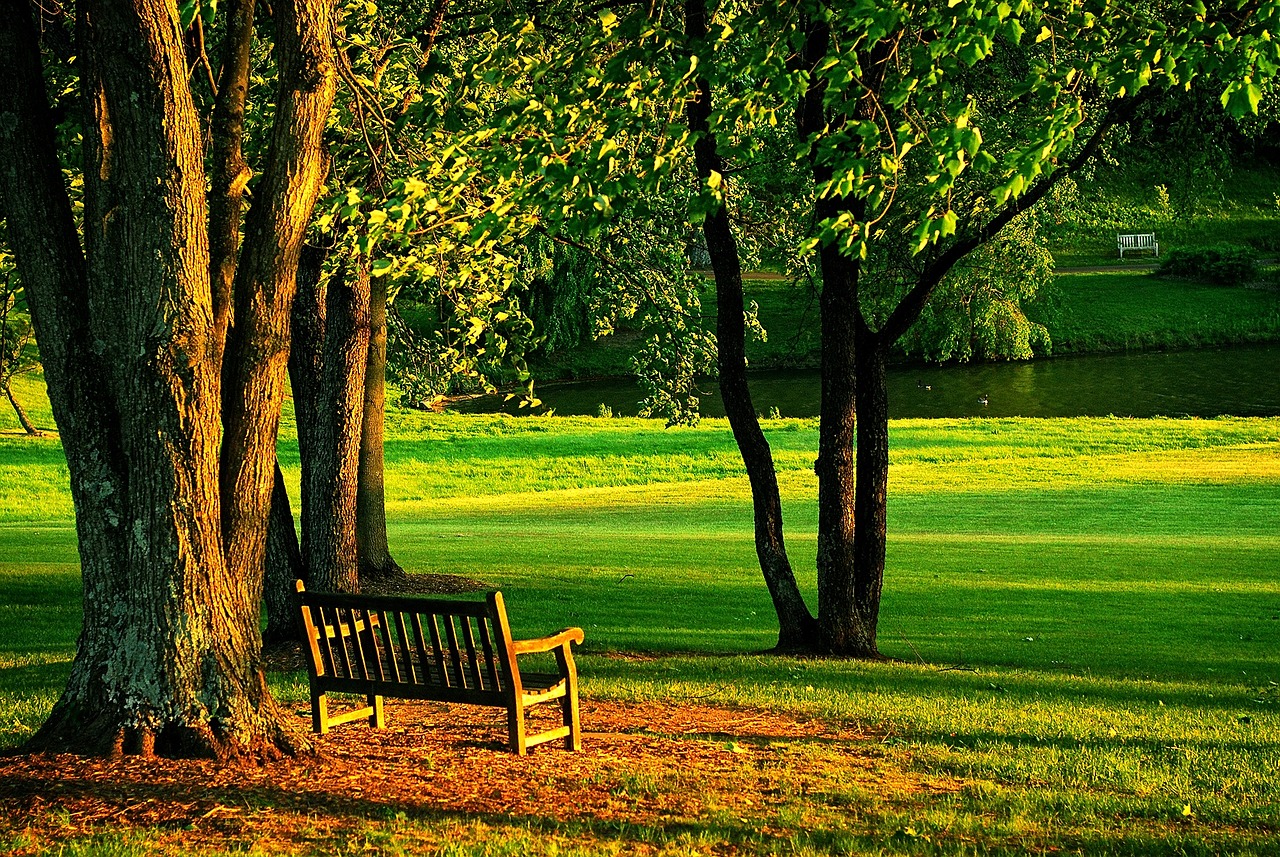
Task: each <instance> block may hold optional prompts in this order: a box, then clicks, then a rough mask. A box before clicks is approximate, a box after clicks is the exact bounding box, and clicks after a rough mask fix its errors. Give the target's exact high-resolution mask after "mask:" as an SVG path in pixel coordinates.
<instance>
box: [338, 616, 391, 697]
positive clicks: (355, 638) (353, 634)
mask: <svg viewBox="0 0 1280 857" xmlns="http://www.w3.org/2000/svg"><path fill="white" fill-rule="evenodd" d="M363 612H364V611H363V610H359V609H358V608H355V607H349V608H347V611H346V613H347V626H346V631H344V633H343V640H344V641H346V640H350V644H349V645H350V646H351V650H352V651H353V652H355V658H353V659H352V665H353V666H355V665H358V666H359V669H360V676H359V677H360V678H362V679H364V680H366V681H368V680H369V679H371V678H373V673H372V672H370V670H369V658H367V657H366V651H365V649H366V647H365V646H364V645H363V643H364V639H363V634H364V632H365V631H366V630H368V629H369V623H368V621H367V614H366V616H365V619H364V621H362V620H361V616H360V614H361V613H363ZM373 654H375V655H376V654H377V652H376V651H375V652H373ZM373 661H374V663H375V664H377V663H378V659H377V658H376V657H375V658H374V659H373ZM378 678H379V679H381V678H382V665H381V664H378Z"/></svg>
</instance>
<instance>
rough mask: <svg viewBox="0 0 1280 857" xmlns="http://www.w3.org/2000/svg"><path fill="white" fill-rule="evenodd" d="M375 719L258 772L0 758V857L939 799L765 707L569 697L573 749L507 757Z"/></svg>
mask: <svg viewBox="0 0 1280 857" xmlns="http://www.w3.org/2000/svg"><path fill="white" fill-rule="evenodd" d="M555 714H556V712H554V711H548V712H545V713H542V714H540V715H539V717H548V716H552V717H554V715H555ZM296 715H297V716H298V722H299V724H300V725H305V724H306V723H307V722H308V721H309V716H308V715H309V712H307V711H298V712H296ZM387 716H388V728H387V729H385V730H381V731H379V730H374V729H370V728H369V727H368V726H367V725H365V724H351V725H347V726H341V727H338V728H337V729H335V730H334V731H333V732H332V733H330V734H329V735H327V736H323V737H321V736H315V741H316V744H317V745H318V749H319V755H318V756H317V757H316V758H314V759H305V760H302V761H288V762H278V763H270V764H267V765H263V766H220V765H219V764H218V763H216V762H211V761H189V760H166V759H141V758H137V757H126V758H122V759H95V758H82V757H76V756H57V755H48V756H46V755H38V756H11V757H7V758H0V843H3V840H4V838H5V837H6V836H7V837H20V838H19V839H13V840H12V841H15V842H19V843H31V847H30V849H26V848H24V847H23V846H22V845H21V844H20V845H19V846H18V848H19V850H18V851H17V852H16V853H39V852H40V850H41V848H43V847H47V846H48V844H49V843H51V842H59V841H67V840H70V839H75V838H78V837H81V836H85V835H91V834H93V833H95V832H101V831H103V830H111V831H119V830H122V829H124V830H128V829H133V828H147V829H156V828H158V829H160V830H161V831H163V832H164V836H165V837H166V841H168V842H171V843H172V844H173V847H176V848H177V849H178V850H183V848H184V844H185V845H186V846H190V847H191V848H192V849H198V848H199V847H202V846H208V845H210V844H213V843H218V844H219V845H220V847H229V846H230V845H231V844H235V843H239V844H240V845H246V846H247V845H253V846H254V847H257V848H260V849H263V850H268V851H276V850H279V851H290V850H294V849H296V848H299V847H301V846H302V845H303V844H304V843H310V847H315V843H316V841H317V837H319V840H320V841H321V842H324V841H328V840H329V838H331V837H338V838H339V839H341V837H342V836H343V835H344V831H348V832H349V831H358V830H361V829H362V827H363V826H365V825H367V824H368V823H369V819H371V818H372V819H386V818H391V817H396V815H397V814H398V813H403V814H405V815H406V816H407V817H409V818H413V819H418V820H425V821H431V820H433V819H434V820H446V821H447V820H449V819H456V820H463V821H469V820H480V821H484V822H486V823H490V824H504V823H508V822H517V823H525V824H538V825H547V824H550V825H552V826H553V827H555V826H556V825H565V824H569V825H573V824H574V823H575V822H586V823H596V822H601V823H605V824H613V825H616V824H620V823H621V824H625V825H640V826H659V827H660V826H663V825H669V824H671V823H673V822H696V821H697V820H698V819H701V818H705V817H707V816H708V815H718V816H726V815H727V816H729V817H733V818H735V819H740V820H741V821H743V822H747V821H748V820H749V819H758V822H753V824H756V826H757V827H758V829H761V830H767V829H768V827H769V825H770V824H771V823H774V824H776V818H777V816H778V812H777V809H778V807H779V806H780V805H781V804H783V803H785V802H786V801H788V800H792V799H794V797H795V796H796V795H797V794H799V793H800V792H803V791H805V790H809V789H812V790H814V791H821V790H822V789H824V788H828V787H830V784H831V783H832V782H835V781H839V782H841V783H845V784H847V783H849V782H851V781H856V782H858V783H859V784H861V786H862V787H865V788H867V789H875V790H876V791H878V792H882V793H884V792H890V793H899V794H903V795H909V794H919V793H920V792H922V791H927V792H944V791H951V790H953V789H954V788H955V784H954V783H950V782H946V781H942V780H937V779H932V778H926V777H923V776H918V775H915V774H909V773H904V772H903V771H902V770H901V769H900V768H899V766H898V765H895V764H885V761H886V759H885V758H884V754H883V753H882V752H881V748H880V745H879V744H878V742H877V741H875V740H874V739H869V738H868V737H867V736H864V735H861V734H858V733H856V732H853V731H851V730H849V729H848V728H846V727H844V726H842V725H841V724H838V723H832V722H827V721H821V720H816V719H799V718H789V717H783V716H779V715H777V714H774V713H766V712H758V711H747V710H737V709H727V708H716V707H711V706H688V705H678V706H677V705H670V706H668V705H656V704H644V705H632V704H621V703H615V702H602V701H593V700H583V724H584V729H585V732H584V742H583V743H584V748H583V751H582V752H580V753H568V752H565V751H564V750H562V749H560V748H559V747H558V745H549V746H544V747H539V748H537V749H535V750H533V751H531V754H530V755H529V756H527V757H523V758H522V757H519V756H516V755H514V754H512V753H510V752H508V751H507V750H506V749H505V740H506V723H505V712H503V711H502V710H500V709H489V708H475V707H470V706H461V705H453V706H450V705H444V704H441V703H431V702H425V703H419V702H404V701H395V700H388V702H387ZM533 725H534V726H535V727H536V726H538V724H537V723H535V724H533ZM545 725H546V726H550V725H552V723H551V721H550V720H548V721H547V722H546V724H545ZM824 784H825V785H824ZM777 833H778V835H780V836H782V835H786V831H785V830H778V831H777ZM35 843H44V845H42V846H39V847H37V846H36V845H35ZM322 850H323V849H322Z"/></svg>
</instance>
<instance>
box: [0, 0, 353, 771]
mask: <svg viewBox="0 0 1280 857" xmlns="http://www.w3.org/2000/svg"><path fill="white" fill-rule="evenodd" d="M275 8H276V12H277V39H278V42H279V47H280V54H281V76H280V79H281V94H280V97H279V98H278V99H277V104H278V112H277V115H276V126H275V138H274V140H273V144H272V152H271V154H270V155H269V160H268V167H267V170H266V172H265V175H264V179H263V182H262V184H261V185H260V187H259V189H258V202H259V203H260V205H255V211H256V212H257V216H256V218H255V217H254V216H253V215H251V217H250V228H249V230H248V232H247V240H246V254H245V256H246V259H245V263H242V265H241V271H240V273H241V275H242V280H243V283H242V284H241V285H240V292H241V293H242V296H243V300H242V301H240V302H239V305H240V306H243V307H245V308H246V312H245V315H244V317H243V318H242V319H237V322H236V323H237V327H238V333H237V335H236V336H233V342H234V344H235V347H234V349H233V351H232V353H233V355H234V356H233V357H231V358H229V359H230V368H231V370H232V371H230V372H229V373H228V377H230V378H231V379H233V382H232V385H231V387H230V388H223V389H222V390H220V372H219V367H218V365H217V363H216V359H215V358H216V353H217V349H218V343H217V342H216V335H215V326H214V321H213V309H212V299H211V293H210V255H209V246H208V217H207V215H208V210H207V205H206V196H205V193H206V175H205V170H204V163H203V141H202V138H201V129H200V123H199V120H198V118H197V115H196V111H195V108H194V105H193V103H192V100H191V94H190V90H189V88H188V85H187V72H186V63H185V58H184V55H183V50H182V45H181V41H180V29H179V25H178V22H177V20H176V9H175V8H174V6H173V4H172V3H163V2H159V0H138V2H135V3H131V4H119V3H113V2H93V0H87V2H85V3H83V4H82V6H81V7H80V10H79V34H78V41H79V44H78V48H79V50H78V55H79V58H80V71H81V87H82V91H83V93H84V97H85V107H86V110H85V115H86V122H85V224H86V228H85V230H84V231H85V248H84V252H83V254H82V253H81V250H80V247H79V246H78V241H77V237H76V231H75V227H74V223H73V219H72V217H71V208H70V204H69V201H68V199H67V196H66V192H65V189H64V188H63V186H62V177H61V172H60V168H59V165H58V162H57V153H56V144H55V139H54V134H53V127H52V123H51V121H50V119H49V111H48V105H47V100H46V98H45V96H44V88H43V86H44V85H43V81H42V78H41V72H40V65H39V56H38V53H37V45H38V39H37V35H36V32H35V29H34V27H33V25H32V21H31V17H30V8H29V7H28V6H27V4H26V3H24V2H22V0H0V55H3V56H6V57H8V58H9V59H10V62H11V66H12V67H11V68H10V69H8V70H7V71H8V73H6V74H5V75H2V76H0V114H2V115H0V135H2V137H3V142H4V144H5V146H4V149H5V152H6V158H5V159H4V167H3V173H2V174H0V175H2V181H3V185H4V187H3V199H4V204H5V216H6V218H7V221H8V223H9V227H10V236H11V240H12V241H13V245H14V250H15V255H16V256H17V259H18V264H19V266H20V269H21V272H22V275H23V278H24V281H25V282H26V283H27V286H28V289H29V290H30V291H29V294H30V297H31V305H32V312H33V317H34V323H35V325H36V330H37V335H38V336H39V339H40V343H41V348H42V351H43V353H44V358H45V364H46V377H47V379H48V381H49V390H50V396H51V400H52V402H53V406H54V414H55V418H56V420H57V422H58V426H59V429H60V430H61V433H62V438H63V444H64V448H65V449H66V453H67V458H68V465H69V471H70V475H71V490H72V496H73V499H74V501H75V505H76V524H77V532H78V536H79V546H80V555H81V562H82V574H83V578H84V624H83V630H82V632H81V636H80V640H79V647H78V650H77V654H76V659H75V662H74V663H73V665H72V670H71V675H70V677H69V679H68V682H67V687H66V689H65V690H64V692H63V694H62V696H61V698H60V699H59V701H58V703H57V704H56V705H55V707H54V710H53V712H52V714H51V715H50V717H49V719H48V720H47V721H46V723H45V724H44V726H43V727H42V728H41V729H40V730H39V731H38V732H37V734H36V735H35V736H34V737H33V738H32V740H31V742H30V747H31V748H33V749H42V750H64V751H75V752H113V751H114V752H121V751H124V752H141V753H151V752H163V753H170V754H180V755H211V756H218V757H229V756H234V755H243V754H254V755H271V754H274V753H276V752H278V751H279V750H281V749H285V750H290V749H296V748H298V747H299V746H305V742H301V743H299V741H298V739H296V736H295V735H294V734H293V733H292V732H291V731H290V730H289V729H288V728H286V727H285V725H284V723H283V721H282V720H281V719H280V716H279V712H278V711H277V708H276V706H275V704H274V702H273V701H272V699H271V697H270V695H269V693H268V692H267V689H266V684H265V682H264V680H263V677H262V672H261V669H260V640H259V632H258V618H259V612H260V604H259V599H260V586H261V575H262V562H263V545H264V542H265V521H266V509H267V504H268V502H269V497H270V489H271V475H272V467H271V465H272V463H273V461H274V446H275V439H276V438H275V427H276V423H277V420H278V415H279V380H280V378H279V376H280V374H281V373H280V372H279V371H277V368H278V367H282V365H283V364H282V357H281V356H280V355H281V354H282V351H283V349H284V348H285V347H286V346H287V328H283V334H282V333H281V331H282V327H281V324H280V321H281V313H282V312H283V315H284V318H285V320H287V314H288V309H289V306H288V304H289V299H290V298H291V296H292V290H291V289H290V288H288V287H287V284H288V283H292V281H293V277H294V271H293V270H292V268H291V256H292V258H293V259H294V260H296V243H297V241H298V240H299V239H300V236H301V232H302V230H303V229H304V228H305V226H306V223H307V221H308V220H309V218H310V212H311V207H312V206H313V204H314V200H315V197H316V194H317V193H318V188H319V175H318V171H317V170H316V169H315V168H314V165H313V164H312V163H311V162H313V161H317V160H318V158H319V154H318V142H319V129H320V128H322V127H323V124H324V120H325V118H326V116H327V113H328V107H329V99H331V98H332V91H333V84H332V61H331V58H330V57H329V56H328V53H327V52H328V50H329V44H330V34H329V22H328V7H327V5H326V4H323V3H317V4H315V6H314V8H311V7H307V6H301V7H300V8H298V9H294V8H293V7H292V6H291V5H290V4H278V5H277V6H276V7H275ZM326 92H327V95H326ZM281 281H284V282H285V283H286V287H285V288H284V289H280V288H276V286H277V285H278V284H279V283H280V282H281ZM220 393H226V394H227V395H228V398H229V399H230V401H231V403H232V406H231V407H229V408H224V407H223V406H222V405H223V401H222V396H221V395H220ZM224 413H226V414H228V419H227V436H226V438H225V439H224V438H223V437H222V431H221V428H222V425H221V416H222V415H223V414H224ZM220 450H221V451H222V453H223V455H222V456H221V457H220V454H219V453H220ZM220 473H221V477H222V478H221V479H220ZM220 524H221V526H220Z"/></svg>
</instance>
